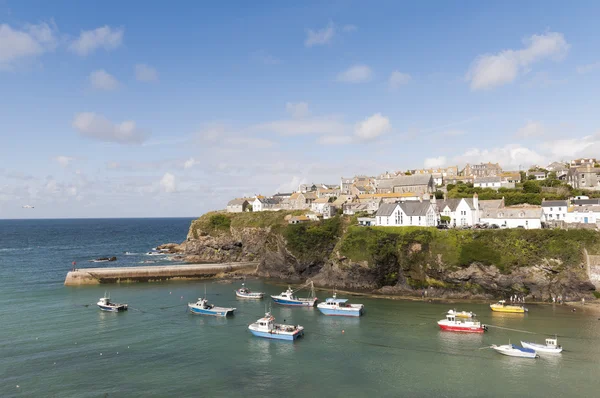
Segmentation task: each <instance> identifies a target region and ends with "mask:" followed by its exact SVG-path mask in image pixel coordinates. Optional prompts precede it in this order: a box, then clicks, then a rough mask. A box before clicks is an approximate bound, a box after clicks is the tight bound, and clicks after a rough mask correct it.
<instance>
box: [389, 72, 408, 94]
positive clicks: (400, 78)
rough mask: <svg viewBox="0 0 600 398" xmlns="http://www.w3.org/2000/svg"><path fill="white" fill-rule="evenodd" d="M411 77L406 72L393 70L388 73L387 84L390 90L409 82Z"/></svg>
mask: <svg viewBox="0 0 600 398" xmlns="http://www.w3.org/2000/svg"><path fill="white" fill-rule="evenodd" d="M411 80H412V77H411V76H410V75H409V74H408V73H402V72H400V71H399V70H395V71H393V72H392V74H391V75H390V78H389V81H388V85H389V87H390V89H391V90H397V89H399V88H400V86H403V85H405V84H408V83H410V81H411Z"/></svg>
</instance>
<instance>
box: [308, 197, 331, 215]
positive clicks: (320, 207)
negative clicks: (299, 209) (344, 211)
mask: <svg viewBox="0 0 600 398" xmlns="http://www.w3.org/2000/svg"><path fill="white" fill-rule="evenodd" d="M310 209H311V210H312V211H314V212H315V213H319V214H322V215H323V218H330V217H331V216H332V215H333V213H334V210H335V209H334V207H333V206H332V204H331V203H329V198H318V199H315V200H314V201H313V202H312V203H311V204H310Z"/></svg>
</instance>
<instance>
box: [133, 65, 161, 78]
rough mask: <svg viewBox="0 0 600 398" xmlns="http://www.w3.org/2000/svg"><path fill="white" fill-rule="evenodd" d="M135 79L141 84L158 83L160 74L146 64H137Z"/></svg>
mask: <svg viewBox="0 0 600 398" xmlns="http://www.w3.org/2000/svg"><path fill="white" fill-rule="evenodd" d="M134 69H135V78H136V80H137V81H140V82H156V81H158V72H157V71H156V69H155V68H153V67H151V66H150V65H146V64H137V65H136V66H135V68H134Z"/></svg>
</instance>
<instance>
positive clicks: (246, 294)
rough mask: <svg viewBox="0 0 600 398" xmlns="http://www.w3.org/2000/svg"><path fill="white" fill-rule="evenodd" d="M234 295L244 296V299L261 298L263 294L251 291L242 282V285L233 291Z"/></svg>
mask: <svg viewBox="0 0 600 398" xmlns="http://www.w3.org/2000/svg"><path fill="white" fill-rule="evenodd" d="M235 295H236V297H239V298H245V299H254V300H261V299H262V298H263V297H264V296H265V294H264V293H262V292H253V291H251V290H250V289H248V288H247V287H246V286H245V284H244V283H242V287H241V288H239V289H237V290H236V291H235Z"/></svg>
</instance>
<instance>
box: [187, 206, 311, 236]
mask: <svg viewBox="0 0 600 398" xmlns="http://www.w3.org/2000/svg"><path fill="white" fill-rule="evenodd" d="M304 213H305V212H302V211H261V212H245V213H223V212H210V213H206V214H204V215H203V216H202V217H200V218H198V219H197V220H194V221H192V225H191V228H190V229H191V231H192V233H193V234H194V238H195V239H198V233H199V231H201V232H203V233H205V234H208V235H211V236H219V235H223V234H229V233H230V232H231V228H266V227H282V226H285V225H287V223H288V222H287V220H286V216H293V215H300V214H304Z"/></svg>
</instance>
